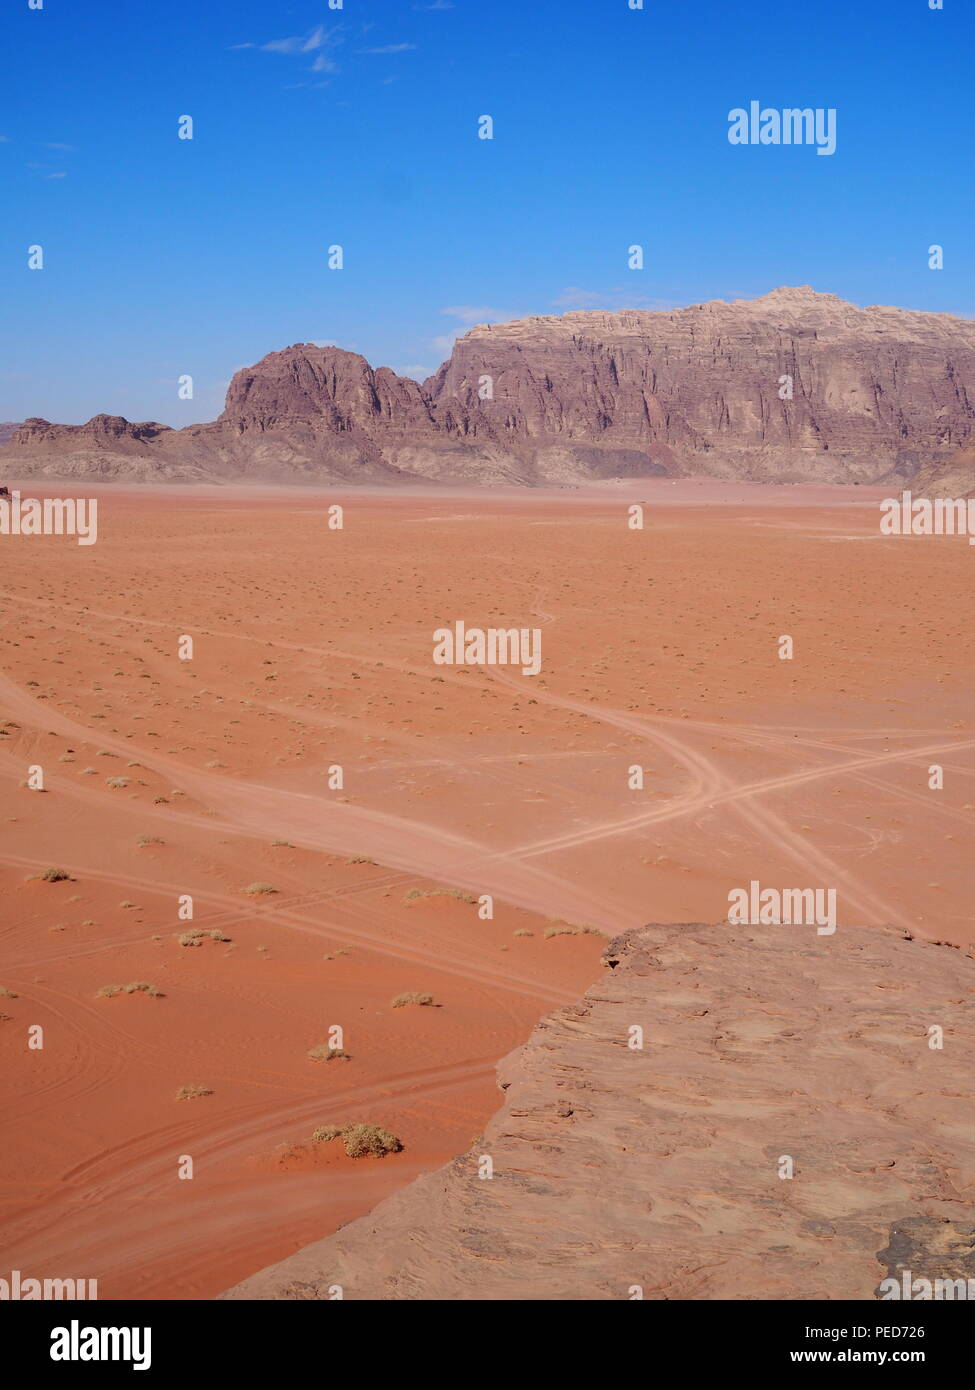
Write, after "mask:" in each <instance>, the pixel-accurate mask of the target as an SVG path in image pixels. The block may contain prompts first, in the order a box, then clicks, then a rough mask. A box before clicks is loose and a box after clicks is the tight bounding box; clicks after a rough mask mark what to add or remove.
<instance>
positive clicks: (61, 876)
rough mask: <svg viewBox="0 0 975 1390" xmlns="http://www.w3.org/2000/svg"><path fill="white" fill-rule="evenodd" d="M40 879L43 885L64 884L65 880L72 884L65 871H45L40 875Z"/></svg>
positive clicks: (72, 880) (69, 876)
mask: <svg viewBox="0 0 975 1390" xmlns="http://www.w3.org/2000/svg"><path fill="white" fill-rule="evenodd" d="M41 878H42V879H43V880H44V882H45V883H64V881H65V879H67V881H68V882H69V883H73V882H74V879H72V877H71V875H70V874H69V873H68V871H67V869H45V870H44V872H43V873H42V874H41Z"/></svg>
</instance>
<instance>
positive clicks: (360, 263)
mask: <svg viewBox="0 0 975 1390" xmlns="http://www.w3.org/2000/svg"><path fill="white" fill-rule="evenodd" d="M145 25H146V20H145V18H144V17H143V16H137V15H133V14H132V12H131V11H130V10H129V9H128V8H127V7H125V6H123V5H122V4H121V3H119V0H110V2H109V3H107V4H105V5H104V6H101V7H99V9H98V10H97V11H94V12H92V13H91V14H86V15H84V16H83V18H79V17H72V16H70V15H67V14H61V13H59V12H57V11H55V10H52V9H50V8H48V9H45V10H43V11H30V10H28V9H27V8H26V6H25V7H24V8H23V10H22V12H18V13H16V14H12V15H10V16H8V18H7V26H8V34H9V42H10V47H11V50H12V51H15V52H16V53H17V56H18V61H17V63H16V64H15V65H11V70H10V72H9V73H8V100H7V102H6V103H4V114H3V117H2V119H0V137H2V139H0V159H2V160H3V161H4V162H5V164H6V170H5V173H6V182H7V187H8V203H9V211H8V215H7V217H6V219H5V220H4V224H3V228H2V233H0V235H2V238H3V251H2V256H0V259H2V262H3V264H4V266H5V268H6V277H5V284H4V289H3V294H4V302H5V308H6V311H7V312H6V315H5V320H6V329H7V337H6V352H5V358H6V361H5V363H4V364H3V369H2V373H0V419H11V420H17V419H23V418H25V417H27V416H42V417H45V418H47V419H50V420H55V421H59V422H64V423H81V422H83V421H85V420H87V419H89V418H90V417H91V416H92V415H94V414H96V413H102V412H104V413H108V414H119V415H124V416H125V417H126V418H128V419H130V420H158V421H160V422H162V423H165V424H169V425H173V426H180V425H185V424H190V423H193V422H197V421H205V420H211V419H213V418H214V417H215V416H216V415H218V414H219V412H220V410H221V409H222V407H223V396H224V393H225V390H226V386H227V383H228V381H229V379H230V377H231V375H232V373H233V372H234V371H235V370H237V369H238V368H239V367H241V366H245V365H249V364H251V363H253V362H255V361H257V360H258V359H259V358H261V357H262V356H264V355H265V354H266V353H268V352H270V351H274V350H277V349H280V348H283V347H285V346H287V345H288V344H291V343H296V342H306V341H314V342H320V343H324V342H328V343H334V344H336V345H337V346H339V347H342V348H346V349H349V350H352V351H356V352H360V353H362V354H363V355H364V356H365V357H366V358H367V359H368V361H369V362H370V363H371V364H373V365H374V366H378V365H387V366H390V367H392V368H393V370H395V371H397V372H399V373H401V374H403V375H411V376H414V377H416V378H418V379H423V377H425V376H426V375H428V374H430V373H432V372H433V371H435V370H436V368H437V366H438V365H439V364H440V362H441V361H443V360H444V359H445V358H446V357H447V356H448V355H449V352H450V347H451V344H452V341H453V339H454V337H455V336H456V335H457V334H461V333H463V332H465V331H466V329H467V328H468V327H469V326H471V325H472V324H474V323H477V322H482V321H485V320H488V321H490V320H504V319H510V318H518V317H523V316H527V315H531V314H551V313H560V312H563V311H565V310H567V309H573V308H607V309H618V308H625V307H634V308H670V307H673V306H678V305H686V304H694V303H699V302H703V301H706V300H709V299H735V298H753V297H756V296H760V295H762V294H765V293H767V292H768V291H769V290H771V289H773V288H775V287H777V286H780V285H801V284H811V285H812V286H814V288H816V289H817V290H820V291H826V292H831V293H836V294H838V295H839V296H840V297H841V298H844V299H847V300H849V301H851V302H852V303H855V304H859V305H869V304H891V305H896V306H899V307H903V308H911V309H921V310H929V311H932V312H940V313H953V314H958V315H960V316H963V317H971V316H972V315H973V314H975V275H973V271H972V266H971V263H970V261H967V262H966V254H967V248H968V247H969V245H970V240H971V238H970V227H971V225H972V212H973V207H972V202H973V200H972V194H971V189H970V185H969V181H967V180H963V179H960V178H959V177H958V170H959V169H962V168H964V167H965V165H966V163H967V160H968V154H969V151H970V149H971V147H972V143H973V140H975V121H973V117H972V113H971V110H970V109H968V108H967V107H966V105H965V102H964V98H963V92H964V85H965V84H964V82H963V81H962V80H961V78H962V64H963V63H964V62H965V55H966V53H967V52H970V51H971V39H972V37H973V35H975V24H973V20H972V16H971V14H970V13H965V12H964V11H963V10H962V9H961V8H960V7H957V6H956V7H952V6H950V5H949V6H948V8H947V9H945V10H943V11H938V12H935V11H931V10H930V9H929V8H928V6H927V4H926V3H922V0H900V3H898V4H895V5H893V6H891V5H889V4H880V3H879V2H878V0H873V3H867V4H865V5H864V6H862V7H860V9H859V10H858V11H857V13H856V15H855V17H854V16H851V13H850V10H849V7H848V6H846V5H843V4H841V3H839V0H827V3H818V4H812V3H808V2H807V3H798V4H794V5H791V6H789V7H786V8H785V9H783V8H782V7H780V6H778V5H773V4H771V3H767V2H766V0H758V2H757V3H755V4H753V5H751V6H749V10H748V13H747V14H746V15H738V14H736V13H734V12H728V11H727V10H726V8H725V7H723V6H721V5H719V4H717V3H714V2H713V0H708V3H704V4H701V5H697V6H693V7H688V6H683V7H679V8H678V7H674V8H671V7H667V8H663V9H661V8H660V7H657V6H655V5H654V4H652V3H650V0H648V4H647V7H646V9H644V10H643V11H631V10H629V9H628V8H627V5H626V4H625V3H624V0H619V4H614V5H612V6H610V7H607V8H605V9H604V10H602V11H599V10H596V9H594V8H593V7H592V6H591V5H589V4H585V3H582V0H572V3H569V4H565V5H559V6H543V7H541V9H539V10H536V11H534V12H532V13H527V14H526V13H524V11H523V10H521V9H520V8H518V7H516V6H514V5H512V4H511V3H502V4H501V5H499V6H494V7H492V9H491V11H490V13H489V14H485V13H484V12H483V11H482V10H480V9H479V8H478V7H476V6H475V5H474V4H473V3H471V0H426V3H424V0H417V3H416V4H414V5H412V6H409V7H402V6H396V5H393V4H392V3H390V2H389V0H376V2H375V3H370V4H369V5H368V7H360V6H358V5H356V4H354V3H353V0H345V4H344V7H343V9H342V10H340V11H339V10H330V9H329V8H328V7H327V6H326V5H324V4H323V3H321V2H320V0H319V3H298V4H294V5H290V6H288V7H287V8H286V9H285V10H284V11H274V10H272V9H270V8H269V7H267V6H266V5H263V4H259V3H255V0H244V3H242V4H235V5H230V4H229V3H227V0H216V3H214V4H213V5H211V6H209V7H207V9H206V10H203V11H197V10H191V11H187V12H185V13H182V12H176V13H173V14H168V13H167V14H166V16H165V18H163V17H161V16H160V17H158V18H157V19H156V21H155V29H154V31H153V34H152V42H151V43H146V42H145ZM137 39H138V42H136V40H137ZM966 41H967V42H966ZM580 53H585V54H587V66H586V69H585V71H584V72H580V70H579V59H578V55H579V54H580ZM42 79H43V83H44V86H45V90H46V93H47V95H46V96H45V100H44V103H43V104H42V106H40V107H38V105H37V103H36V98H35V93H36V90H37V88H38V85H39V83H40V82H41V80H42ZM906 93H907V94H909V101H907V102H905V94H906ZM751 100H757V101H759V102H761V103H762V105H763V106H765V105H768V106H770V107H812V108H835V110H836V112H837V148H836V152H835V154H833V155H832V156H831V157H829V158H817V157H816V151H815V150H814V149H811V148H808V147H791V148H787V147H784V146H780V147H771V146H767V147H758V148H741V147H736V146H734V145H732V144H730V143H729V141H728V138H727V135H728V113H729V111H730V110H732V109H733V108H737V107H747V106H748V104H749V102H750V101H751ZM931 112H936V113H937V116H932V115H931V114H930V113H931ZM483 114H490V115H491V116H492V117H493V120H494V138H493V139H492V140H481V139H479V138H478V133H477V131H478V120H479V118H480V117H481V116H482V115H483ZM183 115H190V116H192V118H193V123H194V128H193V139H192V140H181V139H179V138H177V130H178V122H179V118H180V117H181V116H183ZM892 165H894V166H896V168H897V171H898V173H897V177H896V178H891V166H892ZM634 243H636V244H640V245H641V246H642V247H643V248H644V255H645V268H644V269H643V270H642V271H634V270H630V269H629V268H628V266H627V250H628V247H629V246H630V245H632V244H634ZM35 244H40V245H42V246H43V248H44V268H43V271H41V272H37V271H33V272H32V271H29V270H28V269H27V248H28V247H29V246H31V245H35ZM334 244H339V245H341V246H342V247H343V251H344V261H345V264H344V267H343V269H342V270H341V271H336V270H329V268H328V247H329V246H330V245H334ZM932 244H938V245H941V246H942V247H943V248H944V269H943V270H940V271H933V270H930V269H929V268H928V248H929V246H930V245H932ZM183 374H190V375H192V376H193V379H194V398H193V399H192V400H185V401H181V400H179V399H178V396H177V389H178V388H177V381H178V378H179V377H180V376H181V375H183Z"/></svg>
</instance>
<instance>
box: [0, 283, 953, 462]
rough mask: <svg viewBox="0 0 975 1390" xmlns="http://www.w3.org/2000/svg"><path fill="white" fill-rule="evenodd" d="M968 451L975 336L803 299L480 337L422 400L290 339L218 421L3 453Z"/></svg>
mask: <svg viewBox="0 0 975 1390" xmlns="http://www.w3.org/2000/svg"><path fill="white" fill-rule="evenodd" d="M973 438H975V322H973V321H971V320H969V319H962V318H954V317H952V316H951V315H948V314H929V313H919V312H914V311H909V310H902V309H893V308H882V307H877V306H873V307H871V308H868V309H860V308H856V307H855V306H854V305H852V304H848V303H845V302H844V301H843V300H841V299H839V298H837V296H836V295H832V294H817V293H816V292H815V291H813V290H812V289H810V288H809V287H808V286H803V287H801V288H798V289H796V288H792V289H779V290H774V291H773V292H772V293H770V294H767V295H765V296H763V297H762V298H760V299H755V300H735V301H733V302H731V303H728V302H725V301H723V300H714V301H711V302H710V303H707V304H697V305H693V306H691V307H690V308H686V309H674V310H666V311H645V310H637V309H631V310H624V311H621V312H619V313H605V312H601V311H585V312H578V313H567V314H563V315H561V316H551V317H536V318H528V319H520V320H516V321H515V322H513V323H506V324H495V325H480V326H478V327H475V328H472V329H471V330H470V332H468V333H467V334H466V335H465V336H464V337H463V338H461V339H459V340H458V341H457V343H456V344H455V346H454V350H453V352H452V353H451V356H450V358H449V360H448V361H447V362H445V363H444V364H443V366H442V367H441V368H440V370H439V371H438V372H437V373H436V374H435V375H434V376H432V377H430V378H428V379H427V381H425V382H424V383H423V384H422V385H420V384H419V383H417V382H415V381H413V380H411V379H410V378H407V377H399V376H397V375H396V374H395V373H394V372H392V371H390V370H389V368H387V367H380V368H378V369H373V368H372V367H370V365H369V363H368V362H366V360H365V359H364V358H363V357H361V356H359V355H358V354H357V353H351V352H345V351H343V350H341V349H339V348H331V347H324V348H323V347H317V346H316V345H315V344H312V343H299V344H296V345H294V346H292V347H289V348H285V349H284V350H283V351H281V352H272V353H269V354H268V355H267V356H266V357H264V358H262V359H261V361H260V362H258V363H256V364H255V366H253V367H249V368H247V369H245V370H244V371H240V372H238V373H237V374H236V376H235V377H234V379H233V381H232V382H231V385H230V389H229V390H228V393H227V400H226V408H225V410H224V412H223V414H222V415H221V416H220V418H219V419H218V420H216V421H214V422H213V423H211V424H205V425H192V426H189V427H187V428H184V429H181V430H167V429H166V428H165V427H164V426H160V425H151V424H143V425H130V424H128V422H127V421H124V420H118V419H116V418H114V417H105V416H96V417H95V419H94V420H91V421H89V422H88V424H87V425H83V426H64V425H49V424H48V423H47V422H46V421H40V420H29V421H27V422H25V424H24V425H22V426H21V427H20V429H19V430H17V432H16V433H15V435H14V437H13V439H12V440H11V442H10V444H9V445H8V446H7V447H6V450H5V452H4V454H2V455H0V459H2V460H3V465H4V467H5V468H6V471H7V472H8V473H10V474H14V473H19V474H20V475H21V476H25V477H26V476H31V475H33V474H35V473H40V474H45V473H46V474H48V475H50V476H55V475H56V474H57V472H58V469H61V470H62V471H65V470H66V471H67V472H69V473H84V472H85V471H86V470H88V471H92V472H95V473H97V474H99V475H101V476H113V475H117V476H119V477H153V476H156V477H160V478H176V477H187V478H196V477H210V478H214V479H221V478H227V479H230V478H267V479H279V480H292V481H308V482H315V481H327V480H344V481H349V482H355V481H362V482H369V483H376V482H394V481H404V480H413V481H422V480H424V479H426V480H431V481H446V482H475V483H477V482H480V483H496V482H515V483H526V484H531V483H545V482H547V483H552V482H572V481H577V480H581V479H586V478H602V477H621V476H624V477H625V476H634V477H635V476H647V475H650V474H663V475H667V476H678V475H708V476H714V477H726V478H741V479H750V480H754V481H758V482H764V481H775V482H810V481H817V482H894V483H896V482H898V481H907V480H910V479H911V478H913V477H914V476H915V475H916V474H917V472H918V470H919V469H920V468H922V467H925V466H928V465H932V464H939V463H940V462H941V461H943V460H945V459H947V458H949V457H951V455H953V454H954V453H956V452H957V451H958V450H959V449H960V448H962V446H964V445H965V444H966V442H968V441H969V440H971V439H973Z"/></svg>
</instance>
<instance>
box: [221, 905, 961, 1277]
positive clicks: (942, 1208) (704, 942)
mask: <svg viewBox="0 0 975 1390" xmlns="http://www.w3.org/2000/svg"><path fill="white" fill-rule="evenodd" d="M603 961H604V964H605V965H606V966H608V967H610V968H609V969H608V970H607V973H606V977H605V978H604V979H603V980H602V981H601V982H600V983H599V984H598V985H595V986H594V987H593V988H591V989H590V990H589V991H588V993H587V994H586V995H585V996H584V998H583V999H582V1001H581V1002H580V1003H579V1004H577V1005H573V1006H568V1007H564V1008H561V1009H559V1010H557V1011H556V1012H555V1013H553V1014H551V1015H550V1016H549V1017H548V1018H546V1019H544V1020H543V1021H542V1022H541V1023H540V1024H539V1025H538V1027H537V1028H536V1029H535V1031H534V1033H533V1034H532V1036H531V1038H530V1040H529V1041H528V1043H527V1044H526V1046H525V1047H523V1048H522V1049H520V1050H519V1051H517V1052H515V1053H513V1054H512V1055H511V1056H510V1057H508V1058H507V1059H506V1060H505V1061H504V1062H502V1063H501V1065H500V1067H499V1071H498V1076H499V1082H500V1085H501V1088H502V1090H503V1091H504V1104H503V1108H502V1109H501V1110H500V1111H499V1112H498V1114H497V1115H496V1116H495V1117H494V1119H493V1120H492V1121H491V1122H490V1124H489V1125H488V1127H487V1129H486V1131H485V1134H484V1137H483V1138H482V1139H480V1140H478V1141H476V1142H475V1143H474V1145H473V1146H472V1147H471V1149H470V1150H469V1152H468V1153H466V1154H464V1155H462V1156H461V1157H459V1158H456V1159H454V1160H453V1161H452V1162H451V1163H449V1164H448V1165H447V1166H446V1167H445V1168H442V1169H441V1170H440V1171H438V1172H435V1173H432V1174H430V1175H428V1176H425V1177H422V1178H419V1179H418V1180H417V1181H416V1182H414V1183H412V1184H411V1185H410V1186H408V1187H405V1188H403V1189H402V1190H401V1191H400V1192H398V1193H396V1194H395V1195H394V1196H392V1197H389V1198H387V1199H386V1200H385V1201H384V1202H382V1203H380V1204H379V1206H377V1207H376V1209H375V1210H374V1211H373V1212H372V1213H371V1214H370V1215H368V1216H365V1217H362V1218H360V1219H359V1220H357V1221H353V1222H350V1223H349V1224H348V1225H347V1226H344V1227H343V1228H341V1229H340V1230H339V1231H337V1232H336V1233H335V1234H334V1235H332V1236H329V1237H328V1238H327V1239H325V1240H322V1241H320V1242H318V1243H316V1244H314V1245H310V1246H308V1247H306V1248H305V1249H304V1250H302V1251H300V1252H299V1253H297V1254H295V1255H292V1256H290V1257H289V1258H287V1259H285V1260H283V1261H282V1262H281V1263H280V1264H278V1265H275V1266H272V1267H271V1268H269V1269H266V1270H264V1271H263V1272H261V1273H259V1274H256V1275H254V1276H253V1277H252V1278H250V1279H247V1280H245V1281H244V1282H243V1283H242V1284H239V1285H237V1286H236V1287H235V1288H234V1289H232V1290H230V1291H229V1292H228V1293H226V1294H224V1295H222V1297H223V1298H229V1299H271V1298H279V1299H316V1298H321V1299H327V1298H329V1297H330V1296H331V1294H330V1292H329V1290H330V1289H331V1288H333V1287H334V1286H335V1285H340V1286H341V1288H342V1290H343V1297H345V1298H347V1299H404V1300H413V1299H439V1300H471V1299H490V1300H497V1299H516V1300H532V1299H534V1300H538V1299H553V1300H555V1299H558V1300H562V1299H567V1300H580V1301H581V1300H609V1299H629V1298H633V1297H634V1296H642V1297H644V1298H647V1299H746V1298H761V1299H813V1300H816V1299H841V1298H850V1299H862V1300H871V1299H874V1298H875V1297H876V1296H877V1290H878V1287H879V1285H880V1282H881V1280H882V1279H884V1278H886V1277H888V1276H889V1275H893V1276H894V1277H899V1273H900V1269H901V1267H907V1268H910V1269H912V1271H913V1273H914V1275H915V1276H916V1277H921V1278H936V1277H940V1278H953V1277H957V1278H972V1277H975V1254H973V1236H975V1224H973V1222H975V1127H973V1124H972V1120H971V1115H970V1114H969V1113H968V1111H969V1101H968V1098H969V1096H970V1092H971V1084H970V1083H971V1075H970V1073H971V1062H970V1058H971V1045H972V1017H973V1013H972V1006H973V1004H975V960H973V959H972V957H971V955H967V954H964V953H962V952H960V951H958V950H955V949H953V948H950V947H947V946H943V945H935V944H932V943H929V942H923V941H918V940H913V939H911V938H910V937H909V936H907V935H906V934H905V933H904V932H902V931H897V930H893V929H889V928H873V927H871V928H860V927H851V928H844V927H843V926H840V928H839V930H838V931H837V932H836V934H835V936H831V937H819V936H817V935H816V934H815V933H814V932H812V931H811V930H807V929H805V928H799V927H784V928H782V927H780V928H762V929H760V930H755V929H750V928H746V929H742V928H732V927H729V926H728V925H727V924H722V925H720V926H714V927H707V926H701V925H690V926H648V927H644V928H641V929H639V930H637V931H633V932H628V933H626V934H625V935H624V936H622V937H619V938H617V939H616V940H615V941H613V942H611V943H610V945H609V946H608V948H607V950H606V951H605V953H604V956H603ZM932 1024H937V1025H938V1026H939V1027H940V1028H942V1029H943V1046H942V1047H940V1048H939V1047H932V1046H931V1037H930V1034H929V1028H930V1026H931V1025H932ZM634 1026H639V1027H640V1028H642V1029H643V1039H642V1041H643V1047H642V1049H639V1048H637V1049H635V1048H632V1047H631V1046H630V1045H629V1040H630V1038H631V1037H632V1036H633V1035H632V1029H633V1027H634ZM382 1118H383V1117H382V1116H381V1115H379V1114H373V1113H369V1114H364V1113H363V1114H360V1113H358V1112H357V1113H355V1114H345V1113H344V1112H342V1113H329V1107H328V1105H327V1104H325V1105H324V1109H323V1111H322V1123H324V1124H329V1123H336V1124H342V1123H346V1122H349V1121H357V1120H360V1119H363V1120H379V1121H381V1120H382ZM485 1155H486V1156H488V1157H489V1158H490V1159H491V1161H492V1164H493V1175H492V1176H491V1177H490V1178H484V1177H482V1176H481V1173H482V1172H483V1166H482V1157H483V1156H485ZM362 1161H363V1162H379V1161H384V1162H385V1161H387V1160H368V1159H364V1160H362ZM790 1162H791V1169H790V1167H789V1163H790ZM790 1172H791V1176H790V1175H789V1174H790ZM636 1290H641V1291H642V1294H641V1295H638V1294H636V1293H635V1291H636Z"/></svg>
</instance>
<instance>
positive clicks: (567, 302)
mask: <svg viewBox="0 0 975 1390" xmlns="http://www.w3.org/2000/svg"><path fill="white" fill-rule="evenodd" d="M552 307H553V308H554V309H606V310H608V311H609V312H611V313H615V312H617V311H618V310H620V309H678V308H679V307H680V305H679V303H678V301H677V300H676V299H648V298H646V297H645V296H644V295H638V294H633V293H632V291H630V290H627V289H623V288H622V287H621V286H614V287H613V288H611V289H608V290H584V289H580V288H579V286H578V285H569V286H567V287H566V288H565V289H564V290H562V291H561V293H560V294H559V295H558V296H557V297H556V298H555V299H553V300H552Z"/></svg>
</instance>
